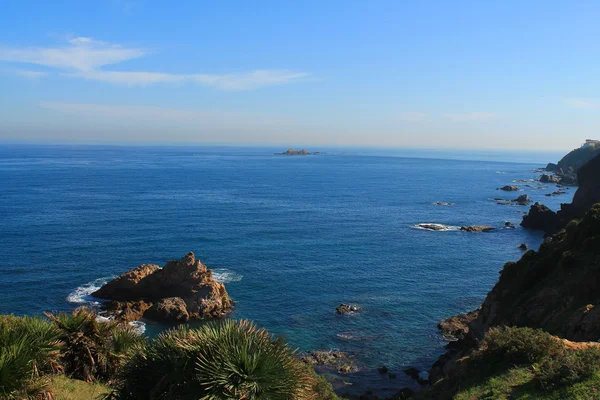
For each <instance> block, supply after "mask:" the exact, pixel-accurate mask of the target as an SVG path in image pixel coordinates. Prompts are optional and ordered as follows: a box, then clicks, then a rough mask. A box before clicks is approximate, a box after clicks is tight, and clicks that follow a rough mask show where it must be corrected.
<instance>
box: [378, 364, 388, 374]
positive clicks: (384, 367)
mask: <svg viewBox="0 0 600 400" xmlns="http://www.w3.org/2000/svg"><path fill="white" fill-rule="evenodd" d="M388 371H389V370H388V368H387V367H386V366H382V367H379V368H377V372H379V373H380V374H382V375H384V374H387V373H388Z"/></svg>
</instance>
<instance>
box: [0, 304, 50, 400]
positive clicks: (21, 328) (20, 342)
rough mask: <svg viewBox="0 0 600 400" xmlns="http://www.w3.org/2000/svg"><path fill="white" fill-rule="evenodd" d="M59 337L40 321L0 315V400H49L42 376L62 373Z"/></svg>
mask: <svg viewBox="0 0 600 400" xmlns="http://www.w3.org/2000/svg"><path fill="white" fill-rule="evenodd" d="M59 336H60V332H59V330H58V329H57V327H56V326H54V325H52V324H50V323H48V321H46V320H43V319H42V318H37V317H33V318H32V317H25V318H19V317H15V316H12V315H5V316H0V399H34V398H52V394H51V393H50V392H49V391H48V390H47V386H48V379H47V378H46V377H45V374H48V373H57V372H60V370H61V367H60V365H59V364H58V358H59V351H60V341H59Z"/></svg>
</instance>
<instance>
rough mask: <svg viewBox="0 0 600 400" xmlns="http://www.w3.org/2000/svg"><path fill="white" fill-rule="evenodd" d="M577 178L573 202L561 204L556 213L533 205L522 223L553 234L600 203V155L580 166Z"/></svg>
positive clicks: (541, 206) (538, 205)
mask: <svg viewBox="0 0 600 400" xmlns="http://www.w3.org/2000/svg"><path fill="white" fill-rule="evenodd" d="M577 180H578V181H579V188H578V189H577V192H575V196H574V197H573V202H572V203H571V204H561V209H560V211H558V213H555V212H553V211H551V210H550V209H548V208H547V207H545V206H543V205H540V204H538V203H536V204H534V205H533V206H531V209H530V211H529V214H528V215H526V216H525V217H523V221H522V222H521V225H522V226H523V227H525V228H529V229H539V230H543V231H545V232H546V233H547V234H552V233H554V232H557V231H559V230H560V229H562V228H564V227H565V226H566V225H567V224H568V223H569V222H570V221H571V220H573V219H576V218H581V217H583V215H584V214H585V213H586V212H587V211H588V210H589V209H590V207H591V206H592V205H593V204H596V203H600V155H599V156H596V157H595V158H593V159H592V160H591V161H589V162H588V163H587V164H585V165H583V166H582V167H581V168H579V170H578V172H577Z"/></svg>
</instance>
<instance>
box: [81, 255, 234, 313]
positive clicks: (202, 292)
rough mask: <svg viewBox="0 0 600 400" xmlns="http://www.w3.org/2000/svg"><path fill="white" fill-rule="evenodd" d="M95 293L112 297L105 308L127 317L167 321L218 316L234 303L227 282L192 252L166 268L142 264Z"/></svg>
mask: <svg viewBox="0 0 600 400" xmlns="http://www.w3.org/2000/svg"><path fill="white" fill-rule="evenodd" d="M92 295H93V296H94V297H97V298H100V299H106V300H112V301H110V302H108V303H106V304H105V305H104V309H105V311H106V312H107V313H108V314H111V315H114V316H116V317H118V318H120V319H123V320H127V321H131V320H136V319H139V318H142V317H144V318H148V319H153V320H158V321H168V322H186V321H187V320H189V319H207V318H216V317H220V316H222V315H224V314H225V313H227V312H228V311H230V310H231V308H232V306H233V301H232V300H231V299H230V297H229V295H228V294H227V291H226V290H225V286H224V285H223V284H222V283H219V282H217V281H215V280H214V279H213V275H212V270H209V269H207V268H206V266H205V265H204V264H202V263H201V262H200V260H196V258H195V256H194V253H192V252H190V253H188V254H187V255H186V256H185V257H183V258H182V259H181V260H179V261H169V262H167V264H166V265H165V266H164V267H163V268H160V267H159V266H158V265H153V264H143V265H140V266H139V267H137V268H135V269H133V270H131V271H128V272H126V273H124V274H122V275H120V276H119V277H117V278H116V279H113V280H112V281H110V282H108V283H107V284H106V285H104V286H102V287H101V288H100V289H98V290H97V291H96V292H94V293H92Z"/></svg>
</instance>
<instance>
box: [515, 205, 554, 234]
mask: <svg viewBox="0 0 600 400" xmlns="http://www.w3.org/2000/svg"><path fill="white" fill-rule="evenodd" d="M558 225H559V220H558V216H557V215H556V213H555V212H554V211H552V210H551V209H549V208H548V207H546V206H545V205H543V204H540V203H535V204H534V205H532V206H531V208H530V209H529V213H528V214H527V215H525V216H524V217H523V221H521V226H522V227H523V228H527V229H533V230H541V231H544V232H551V231H555V230H556V229H557V228H558Z"/></svg>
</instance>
